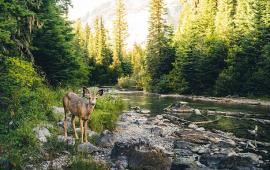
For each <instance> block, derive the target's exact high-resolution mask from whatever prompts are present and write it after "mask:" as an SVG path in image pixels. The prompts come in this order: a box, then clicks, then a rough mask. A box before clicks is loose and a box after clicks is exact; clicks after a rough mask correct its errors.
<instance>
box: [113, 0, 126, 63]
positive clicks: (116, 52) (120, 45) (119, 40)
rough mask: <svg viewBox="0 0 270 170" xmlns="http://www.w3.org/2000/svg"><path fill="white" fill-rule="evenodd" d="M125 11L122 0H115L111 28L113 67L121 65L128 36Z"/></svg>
mask: <svg viewBox="0 0 270 170" xmlns="http://www.w3.org/2000/svg"><path fill="white" fill-rule="evenodd" d="M125 17H126V11H125V4H124V1H123V0H116V8H115V20H114V23H113V25H114V29H113V41H114V42H113V65H112V66H113V67H114V68H117V67H119V66H121V62H122V61H123V58H124V51H125V45H126V44H125V41H126V38H127V36H128V32H127V31H128V26H127V22H126V18H125Z"/></svg>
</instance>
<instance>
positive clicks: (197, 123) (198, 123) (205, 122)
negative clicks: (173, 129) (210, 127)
mask: <svg viewBox="0 0 270 170" xmlns="http://www.w3.org/2000/svg"><path fill="white" fill-rule="evenodd" d="M220 119H221V118H217V119H215V120H209V121H201V122H192V123H193V124H195V125H202V124H208V123H214V122H217V121H219V120H220Z"/></svg>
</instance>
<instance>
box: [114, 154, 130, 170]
mask: <svg viewBox="0 0 270 170" xmlns="http://www.w3.org/2000/svg"><path fill="white" fill-rule="evenodd" d="M115 167H116V168H117V169H119V170H125V169H127V168H128V158H127V157H126V156H121V157H119V158H118V160H117V161H115Z"/></svg>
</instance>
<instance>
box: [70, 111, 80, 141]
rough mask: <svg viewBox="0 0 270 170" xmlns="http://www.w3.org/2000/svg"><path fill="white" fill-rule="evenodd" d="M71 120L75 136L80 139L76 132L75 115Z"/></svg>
mask: <svg viewBox="0 0 270 170" xmlns="http://www.w3.org/2000/svg"><path fill="white" fill-rule="evenodd" d="M71 122H72V127H73V131H74V134H75V138H76V139H78V138H79V137H78V134H77V132H76V127H75V115H72V118H71Z"/></svg>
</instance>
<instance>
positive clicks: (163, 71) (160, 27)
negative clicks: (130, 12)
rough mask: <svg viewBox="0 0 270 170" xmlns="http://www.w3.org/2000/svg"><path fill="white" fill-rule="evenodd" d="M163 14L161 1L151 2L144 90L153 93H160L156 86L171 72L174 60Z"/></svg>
mask: <svg viewBox="0 0 270 170" xmlns="http://www.w3.org/2000/svg"><path fill="white" fill-rule="evenodd" d="M165 13H166V10H165V7H164V1H163V0H151V2H150V20H149V34H148V37H147V49H146V74H147V77H149V78H150V79H148V80H149V82H147V84H148V85H147V87H149V89H146V90H150V91H153V92H161V91H160V90H161V88H160V87H157V84H158V83H159V81H160V79H161V78H162V79H163V80H164V75H167V74H169V72H170V71H171V70H172V68H173V65H172V62H173V61H174V59H175V49H174V48H173V46H172V36H173V29H172V28H171V27H169V26H167V24H166V21H165V19H164V17H165ZM163 80H162V81H163ZM162 85H163V86H164V85H165V84H164V83H162ZM162 88H163V87H162ZM165 88H167V87H166V86H165Z"/></svg>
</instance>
